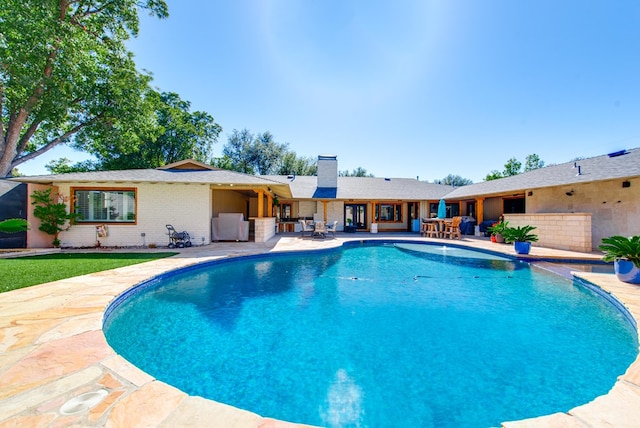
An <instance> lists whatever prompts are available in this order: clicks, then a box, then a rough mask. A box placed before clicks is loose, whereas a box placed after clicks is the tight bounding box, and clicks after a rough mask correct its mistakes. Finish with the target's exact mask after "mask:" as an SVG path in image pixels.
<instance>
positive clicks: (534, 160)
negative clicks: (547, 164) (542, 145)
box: [524, 153, 544, 172]
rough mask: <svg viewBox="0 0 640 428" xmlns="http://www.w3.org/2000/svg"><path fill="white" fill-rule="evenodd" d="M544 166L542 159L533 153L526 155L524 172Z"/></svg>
mask: <svg viewBox="0 0 640 428" xmlns="http://www.w3.org/2000/svg"><path fill="white" fill-rule="evenodd" d="M542 167H544V161H543V160H542V159H540V156H538V155H537V154H535V153H532V154H530V155H527V157H526V158H525V160H524V172H528V171H533V170H534V169H539V168H542Z"/></svg>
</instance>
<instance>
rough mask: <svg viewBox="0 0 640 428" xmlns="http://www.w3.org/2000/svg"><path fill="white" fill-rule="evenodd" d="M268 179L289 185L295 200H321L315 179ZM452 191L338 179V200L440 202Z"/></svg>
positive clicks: (403, 181)
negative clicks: (439, 200)
mask: <svg viewBox="0 0 640 428" xmlns="http://www.w3.org/2000/svg"><path fill="white" fill-rule="evenodd" d="M265 178H268V179H271V180H274V181H280V182H282V183H288V184H289V185H290V186H291V193H292V195H293V198H294V199H319V197H318V187H317V177H315V176H296V177H295V179H293V180H291V179H289V178H287V177H286V176H265ZM449 191H451V187H450V186H446V185H442V184H433V183H425V182H423V181H418V180H416V179H413V178H389V179H387V178H378V177H338V188H337V191H336V192H335V199H361V200H398V199H402V200H438V199H440V198H441V197H442V196H444V195H445V194H446V193H447V192H449ZM321 193H326V195H325V196H326V198H330V197H331V196H332V195H330V194H331V192H329V191H327V190H324V189H323V191H322V192H321ZM314 195H315V196H314ZM322 199H324V197H322ZM331 199H333V198H331Z"/></svg>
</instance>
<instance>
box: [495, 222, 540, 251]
mask: <svg viewBox="0 0 640 428" xmlns="http://www.w3.org/2000/svg"><path fill="white" fill-rule="evenodd" d="M533 229H535V226H530V225H525V226H516V227H505V229H504V230H503V231H502V236H504V242H506V243H508V244H510V243H512V242H513V248H514V250H515V251H516V253H517V254H529V251H531V243H532V242H536V241H537V240H538V235H536V234H535V233H531V231H533Z"/></svg>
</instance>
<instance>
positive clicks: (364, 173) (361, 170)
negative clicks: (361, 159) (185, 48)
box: [338, 166, 375, 177]
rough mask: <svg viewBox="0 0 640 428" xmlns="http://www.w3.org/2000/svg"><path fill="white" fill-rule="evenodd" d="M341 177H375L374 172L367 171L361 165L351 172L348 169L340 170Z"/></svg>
mask: <svg viewBox="0 0 640 428" xmlns="http://www.w3.org/2000/svg"><path fill="white" fill-rule="evenodd" d="M338 176H339V177H375V176H374V175H373V174H369V173H367V170H366V169H364V168H363V167H361V166H359V167H357V168H356V169H354V170H352V171H351V172H349V170H348V169H345V170H344V171H338Z"/></svg>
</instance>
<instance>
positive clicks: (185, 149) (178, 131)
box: [84, 89, 222, 170]
mask: <svg viewBox="0 0 640 428" xmlns="http://www.w3.org/2000/svg"><path fill="white" fill-rule="evenodd" d="M145 99H146V101H147V104H148V105H149V109H150V111H151V115H152V117H153V124H152V125H149V126H147V127H145V128H144V129H142V130H140V131H139V132H138V133H137V136H136V140H137V141H138V144H137V146H136V147H133V148H131V149H130V150H126V151H123V147H122V145H120V144H119V141H120V139H119V138H118V137H116V138H115V141H114V140H112V139H106V140H105V139H103V140H102V142H101V144H99V146H97V147H96V145H91V146H89V147H84V148H85V150H86V151H88V152H90V153H92V154H94V156H96V158H97V164H98V169H101V170H117V169H135V168H157V167H159V166H163V165H167V164H169V163H173V162H177V161H180V160H183V159H195V160H197V161H200V162H204V163H209V162H211V159H212V155H213V144H214V143H216V142H217V141H218V136H219V135H220V132H222V127H220V125H218V124H217V123H216V122H215V121H214V119H213V117H212V116H211V115H209V114H208V113H205V112H201V111H195V112H191V111H190V108H191V103H190V102H189V101H185V100H182V99H181V98H180V96H179V95H178V94H176V93H173V92H162V93H158V92H156V91H154V90H151V89H149V90H148V91H147V94H146V95H145Z"/></svg>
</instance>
